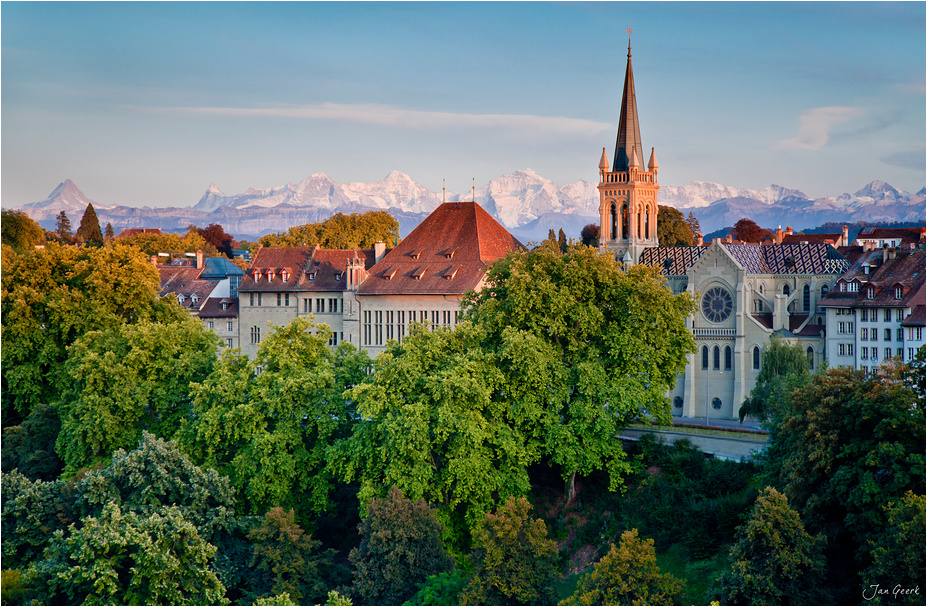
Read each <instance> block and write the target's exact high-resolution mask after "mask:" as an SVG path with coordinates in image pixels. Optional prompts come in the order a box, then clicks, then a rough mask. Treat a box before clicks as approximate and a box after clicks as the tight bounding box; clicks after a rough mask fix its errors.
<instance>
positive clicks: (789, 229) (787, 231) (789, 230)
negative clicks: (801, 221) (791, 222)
mask: <svg viewBox="0 0 927 607" xmlns="http://www.w3.org/2000/svg"><path fill="white" fill-rule="evenodd" d="M785 235H786V236H791V235H792V226H785Z"/></svg>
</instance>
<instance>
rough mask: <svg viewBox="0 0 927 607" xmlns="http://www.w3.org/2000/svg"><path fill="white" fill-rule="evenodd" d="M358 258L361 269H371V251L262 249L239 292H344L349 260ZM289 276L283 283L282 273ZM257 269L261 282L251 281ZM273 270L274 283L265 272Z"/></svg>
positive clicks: (306, 248)
mask: <svg viewBox="0 0 927 607" xmlns="http://www.w3.org/2000/svg"><path fill="white" fill-rule="evenodd" d="M354 257H359V258H360V259H362V260H364V267H365V268H368V269H369V268H370V267H371V266H373V261H374V252H373V249H321V248H319V247H315V246H313V247H264V248H262V249H261V250H260V251H258V253H257V255H256V256H255V257H254V260H253V261H252V262H251V266H250V267H249V268H248V271H247V272H246V273H245V276H244V278H243V279H242V281H241V284H240V285H239V287H238V291H239V292H242V291H244V292H254V291H344V290H345V288H346V285H347V282H346V276H345V269H346V268H347V264H348V260H349V259H353V258H354ZM284 269H285V270H286V271H287V273H288V274H289V275H288V276H287V281H286V282H283V276H282V272H283V270H284ZM255 270H260V272H261V277H260V280H258V281H255V280H254V272H255ZM270 270H273V272H274V277H273V280H272V281H271V280H269V277H268V271H270Z"/></svg>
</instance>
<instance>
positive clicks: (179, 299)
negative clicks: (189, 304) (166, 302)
mask: <svg viewBox="0 0 927 607" xmlns="http://www.w3.org/2000/svg"><path fill="white" fill-rule="evenodd" d="M185 299H186V298H185V297H184V296H183V295H181V294H179V293H178V294H177V303H179V304H180V305H183V302H184V300H185Z"/></svg>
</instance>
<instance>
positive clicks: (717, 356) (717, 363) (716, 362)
mask: <svg viewBox="0 0 927 607" xmlns="http://www.w3.org/2000/svg"><path fill="white" fill-rule="evenodd" d="M713 362H714V366H713V368H714V369H720V368H721V348H719V347H718V346H715V351H714V361H713Z"/></svg>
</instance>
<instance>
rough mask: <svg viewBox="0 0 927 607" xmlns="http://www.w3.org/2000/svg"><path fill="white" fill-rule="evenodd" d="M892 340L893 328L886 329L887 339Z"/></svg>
mask: <svg viewBox="0 0 927 607" xmlns="http://www.w3.org/2000/svg"><path fill="white" fill-rule="evenodd" d="M891 340H892V330H891V329H885V341H891Z"/></svg>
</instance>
